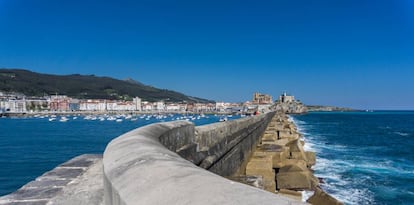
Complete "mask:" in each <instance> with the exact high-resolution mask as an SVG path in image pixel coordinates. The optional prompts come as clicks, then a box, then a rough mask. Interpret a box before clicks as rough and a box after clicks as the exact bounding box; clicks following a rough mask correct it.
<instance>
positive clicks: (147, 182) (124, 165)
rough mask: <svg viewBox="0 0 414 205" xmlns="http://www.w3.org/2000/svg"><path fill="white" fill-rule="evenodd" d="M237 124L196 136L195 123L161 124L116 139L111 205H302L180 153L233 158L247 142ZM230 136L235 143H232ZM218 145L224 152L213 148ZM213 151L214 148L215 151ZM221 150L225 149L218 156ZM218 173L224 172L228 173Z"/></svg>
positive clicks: (107, 173) (109, 154) (108, 162)
mask: <svg viewBox="0 0 414 205" xmlns="http://www.w3.org/2000/svg"><path fill="white" fill-rule="evenodd" d="M269 115H270V114H269ZM264 116H266V115H262V116H260V117H258V119H260V118H261V119H262V120H263V119H264ZM267 117H271V116H267ZM243 120H245V121H247V122H249V123H248V124H250V123H252V122H254V121H255V120H253V121H252V122H251V121H250V120H249V119H242V120H241V121H243ZM260 121H261V120H260ZM229 123H231V122H229ZM262 123H263V121H262ZM236 124H238V123H237V122H236V123H234V125H230V124H225V125H227V126H222V125H218V124H217V125H214V124H213V125H210V126H212V127H210V128H208V127H201V128H197V129H196V130H197V134H195V133H196V132H194V131H195V130H194V125H193V124H191V123H189V122H183V121H177V122H170V123H159V124H153V125H149V126H146V127H143V128H139V129H137V130H134V131H131V132H129V133H126V134H124V135H122V136H121V137H119V138H117V139H115V140H113V141H112V142H111V143H110V144H109V145H108V147H107V149H106V150H105V153H104V159H103V165H104V181H105V183H104V184H105V185H104V186H105V204H106V205H118V204H123V205H126V204H302V202H300V201H297V200H292V199H289V198H286V197H283V196H278V195H275V194H272V193H269V192H266V191H264V190H260V189H257V188H254V187H250V186H246V185H244V184H241V183H237V182H234V181H231V180H228V179H225V178H223V177H221V176H219V175H216V174H214V173H212V172H209V171H207V170H205V169H203V168H201V167H198V166H196V165H195V164H193V163H191V162H190V161H188V160H186V159H184V158H183V157H181V156H180V155H179V154H177V152H176V151H177V150H178V153H180V151H182V150H183V149H187V150H193V152H194V151H195V152H197V151H199V152H200V153H202V154H201V155H204V156H205V159H207V158H209V156H212V155H217V157H212V158H215V159H221V160H227V159H231V158H232V156H233V155H232V154H231V153H232V152H231V150H233V149H238V148H235V147H237V145H241V144H243V143H242V141H243V140H242V139H240V140H236V139H235V138H237V135H240V134H242V132H241V131H240V129H244V128H245V127H244V126H241V127H239V126H237V125H236ZM253 124H254V123H253ZM223 125H224V124H223ZM265 126H266V125H265ZM247 127H249V126H247ZM250 129H253V128H252V127H250ZM256 129H258V128H257V127H256ZM219 133H227V134H222V137H217V139H214V140H213V139H205V138H208V137H206V136H208V135H214V136H216V135H217V136H218V135H220V134H219ZM236 133H239V134H236ZM228 136H231V137H228ZM246 137H247V138H248V136H246ZM246 137H245V138H246ZM220 138H221V140H220ZM227 138H229V139H228V140H226V139H227ZM170 139H178V141H179V142H178V144H179V146H177V145H170V144H169V143H173V144H176V142H173V141H170ZM230 139H233V140H230ZM223 140H224V141H223ZM234 140H236V141H234ZM163 143H166V144H163ZM198 143H200V144H201V146H200V144H198ZM229 144H234V145H233V146H231V147H232V148H229V150H230V152H229V151H226V150H227V148H226V146H227V145H228V146H230V145H229ZM207 145H208V146H207ZM180 146H181V147H180ZM215 146H217V147H221V149H218V148H213V147H215ZM205 147H208V148H205ZM210 147H212V149H213V150H210V151H209V149H210ZM251 147H252V145H251ZM167 148H168V149H167ZM217 150H223V151H222V152H220V153H218V152H219V151H217ZM181 153H187V152H181ZM188 153H191V151H189V152H188ZM235 153H239V154H240V153H241V152H235ZM190 155H191V154H190ZM190 155H187V156H190ZM185 156H186V155H184V157H185ZM210 158H211V157H210ZM193 160H194V159H193ZM202 161H203V160H196V162H201V164H200V165H202V164H203V163H202ZM219 161H220V160H211V162H212V163H211V164H210V165H212V166H208V167H210V168H211V167H214V164H217V163H218V162H219ZM219 167H220V166H219ZM215 170H216V171H217V172H221V170H222V169H220V168H217V169H215ZM233 171H234V170H233ZM224 175H226V173H225V174H224Z"/></svg>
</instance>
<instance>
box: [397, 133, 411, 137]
mask: <svg viewBox="0 0 414 205" xmlns="http://www.w3.org/2000/svg"><path fill="white" fill-rule="evenodd" d="M394 134H397V135H400V136H403V137H406V136H408V135H410V133H406V132H394Z"/></svg>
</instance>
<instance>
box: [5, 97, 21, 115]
mask: <svg viewBox="0 0 414 205" xmlns="http://www.w3.org/2000/svg"><path fill="white" fill-rule="evenodd" d="M0 110H1V111H2V112H12V113H23V112H26V111H27V110H26V100H25V99H21V100H15V99H12V100H7V101H1V102H0Z"/></svg>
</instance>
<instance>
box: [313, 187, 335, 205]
mask: <svg viewBox="0 0 414 205" xmlns="http://www.w3.org/2000/svg"><path fill="white" fill-rule="evenodd" d="M307 202H309V203H311V204H324V205H342V204H343V203H342V202H340V201H338V200H337V199H335V198H333V197H332V196H330V195H329V194H327V193H325V192H324V191H322V190H321V189H319V188H318V189H316V190H315V193H314V194H313V195H312V196H311V197H310V198H309V199H308V200H307Z"/></svg>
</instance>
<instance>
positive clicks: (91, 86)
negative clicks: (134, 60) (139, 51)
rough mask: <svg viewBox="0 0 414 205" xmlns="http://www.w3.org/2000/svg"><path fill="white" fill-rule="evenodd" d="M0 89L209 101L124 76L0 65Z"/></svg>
mask: <svg viewBox="0 0 414 205" xmlns="http://www.w3.org/2000/svg"><path fill="white" fill-rule="evenodd" d="M0 91H6V92H19V93H23V94H25V95H27V96H44V95H51V94H56V93H57V94H60V95H67V96H70V97H74V98H79V99H86V98H88V99H126V100H130V99H132V98H133V97H135V96H138V97H140V98H142V99H143V100H147V101H159V100H164V101H166V102H182V101H186V102H201V103H206V102H213V101H211V100H206V99H202V98H197V97H191V96H187V95H184V94H182V93H179V92H176V91H172V90H167V89H159V88H155V87H152V86H148V85H144V84H142V83H140V82H138V81H135V80H133V79H130V78H128V79H127V80H118V79H114V78H110V77H98V76H95V75H80V74H73V75H50V74H41V73H35V72H32V71H28V70H23V69H0Z"/></svg>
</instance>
